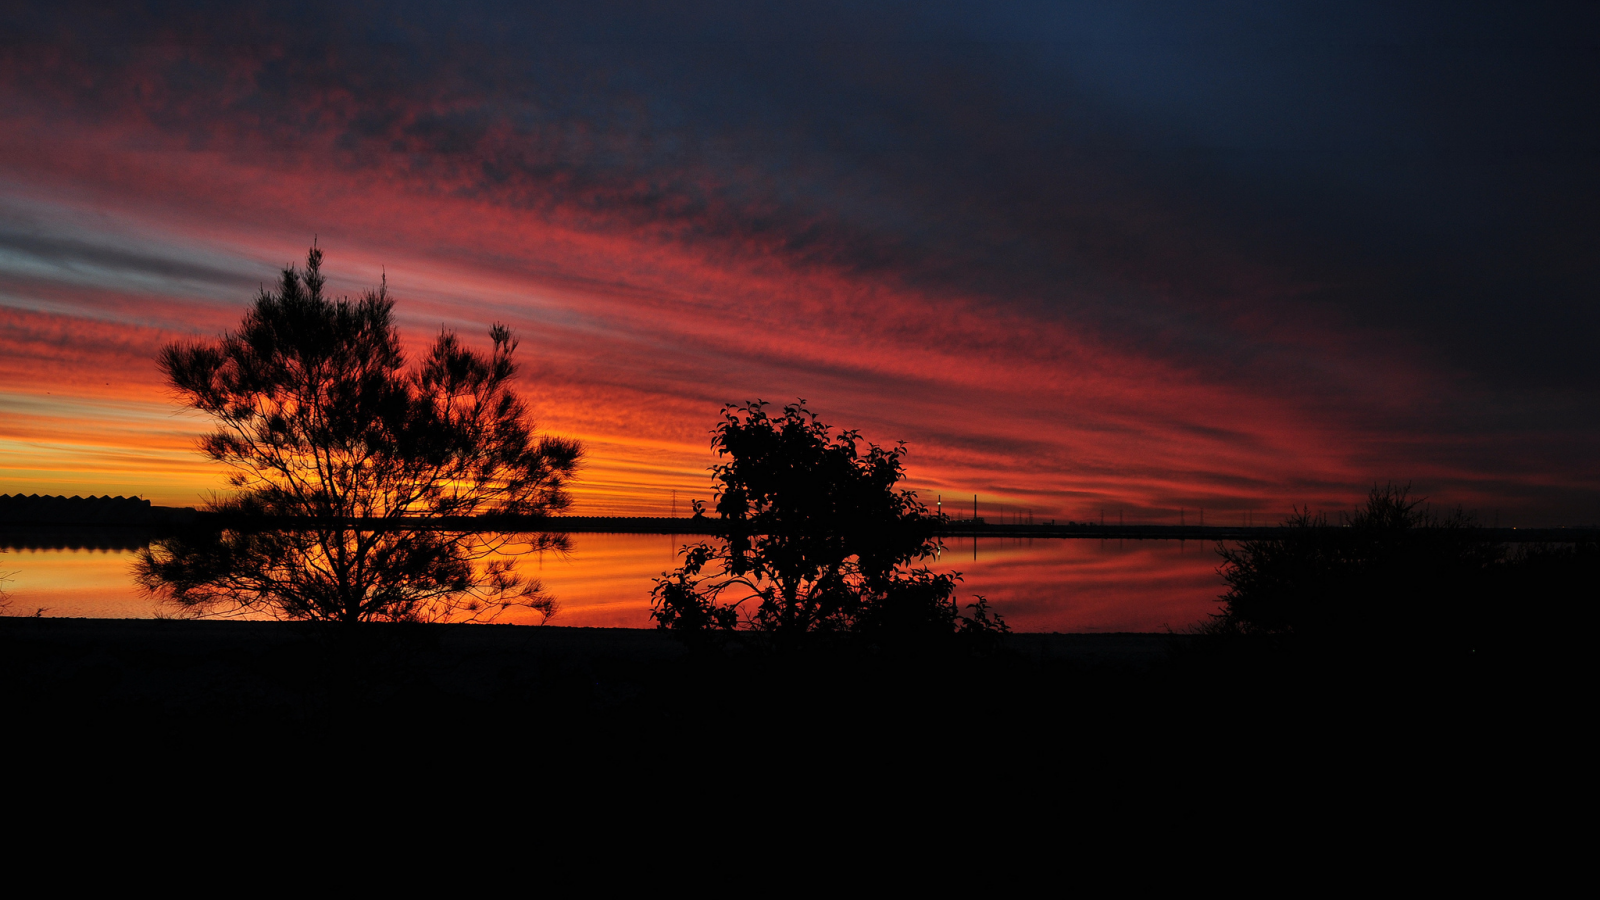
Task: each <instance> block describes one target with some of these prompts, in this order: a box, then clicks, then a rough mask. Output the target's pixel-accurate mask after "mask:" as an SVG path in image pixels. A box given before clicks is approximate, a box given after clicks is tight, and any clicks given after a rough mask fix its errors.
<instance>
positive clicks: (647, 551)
mask: <svg viewBox="0 0 1600 900" xmlns="http://www.w3.org/2000/svg"><path fill="white" fill-rule="evenodd" d="M683 543H684V539H683V538H682V537H678V536H673V535H664V534H647V535H636V534H576V535H572V545H573V546H572V551H571V553H569V554H565V555H558V554H553V553H546V554H544V555H543V556H536V555H530V556H525V557H522V558H521V560H520V564H519V566H518V569H519V571H520V572H521V573H522V574H524V575H527V576H530V577H533V578H538V579H539V580H540V581H541V582H543V584H544V587H545V590H546V591H547V592H548V593H549V594H551V595H552V596H554V597H555V599H556V601H557V603H559V604H560V608H559V610H558V612H557V613H556V615H555V617H554V618H553V619H551V620H550V624H552V625H563V626H587V627H605V628H650V627H653V625H654V623H653V622H652V621H651V620H650V597H649V594H650V588H651V579H652V578H653V577H655V576H658V575H661V574H662V573H663V572H665V571H667V570H669V569H671V568H673V567H675V566H676V565H677V559H676V549H677V548H678V547H680V546H682V544H683ZM133 560H134V554H133V552H132V551H129V550H121V551H117V550H113V551H104V550H12V551H11V552H9V553H7V554H5V555H3V556H0V573H3V572H14V573H15V575H14V576H13V578H12V580H11V581H10V582H9V583H8V585H7V590H8V591H9V592H10V593H11V597H12V601H11V612H12V614H14V615H31V614H33V612H34V611H35V610H36V609H39V608H43V609H44V615H46V616H64V617H77V616H82V617H93V618H150V617H152V616H154V615H156V614H157V613H158V612H160V611H161V608H160V607H159V606H158V605H157V604H156V603H155V602H154V601H152V600H150V599H148V598H146V597H143V596H141V595H140V594H139V593H138V591H137V589H136V588H135V587H134V584H133V581H132V579H131V577H130V569H131V567H132V565H133ZM928 562H929V564H930V567H931V568H933V569H934V570H935V571H940V572H960V573H962V576H963V580H962V581H961V582H960V583H959V585H958V599H959V602H960V604H961V605H962V606H965V605H966V604H968V603H971V602H973V601H974V599H975V597H976V596H977V595H980V594H981V595H983V596H984V597H986V598H988V599H989V601H990V602H991V603H992V604H993V606H994V608H995V609H996V610H997V611H998V612H1000V613H1001V614H1002V615H1003V616H1005V617H1006V622H1007V624H1008V625H1010V626H1011V627H1012V628H1013V629H1014V630H1017V631H1061V632H1084V631H1162V630H1164V629H1166V628H1167V627H1168V626H1170V627H1171V628H1173V629H1181V628H1183V627H1185V626H1188V625H1193V624H1196V623H1198V622H1200V621H1201V620H1203V619H1204V617H1205V616H1206V615H1208V614H1210V613H1212V612H1215V610H1216V602H1215V601H1216V597H1217V595H1218V594H1219V593H1220V592H1221V580H1220V579H1219V578H1218V576H1217V574H1216V571H1215V570H1216V565H1217V558H1216V555H1215V553H1214V552H1212V550H1211V549H1210V547H1209V546H1202V545H1200V544H1197V543H1195V542H1190V543H1188V544H1186V545H1180V544H1178V543H1176V542H1172V541H1143V542H1140V541H1129V542H1126V543H1125V544H1124V545H1122V546H1120V547H1119V546H1116V545H1115V543H1114V542H1105V543H1102V542H1099V541H1077V540H1034V541H1022V540H1012V539H1004V538H985V539H982V540H980V541H978V547H977V559H976V560H974V559H973V558H972V545H971V541H970V540H968V541H961V540H952V541H951V542H950V543H949V544H948V545H947V546H946V549H945V552H944V554H943V556H942V557H941V558H940V559H939V560H930V561H928ZM169 612H170V611H169ZM252 618H266V616H264V615H258V616H253V617H252ZM496 621H500V622H505V623H512V624H529V625H537V624H539V623H540V621H541V617H540V615H539V614H538V613H536V612H533V611H531V610H512V611H510V612H509V613H507V614H505V615H503V616H501V617H500V618H499V619H497V620H496Z"/></svg>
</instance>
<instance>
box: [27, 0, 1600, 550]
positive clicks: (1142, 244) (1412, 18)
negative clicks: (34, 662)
mask: <svg viewBox="0 0 1600 900" xmlns="http://www.w3.org/2000/svg"><path fill="white" fill-rule="evenodd" d="M100 6H101V4H92V5H87V6H82V7H80V6H78V5H76V4H72V3H52V4H42V3H21V2H19V3H9V2H8V3H4V4H3V5H0V493H12V492H17V491H21V492H24V493H35V492H37V493H64V494H69V495H70V494H91V493H92V494H126V495H133V494H137V495H140V496H144V497H148V498H150V499H152V500H153V501H154V502H156V503H161V504H173V505H195V504H197V503H199V502H201V501H202V500H203V499H204V498H205V496H207V494H208V493H209V492H211V491H215V490H221V489H222V488H223V481H222V477H221V474H222V473H221V472H219V471H217V470H216V469H215V467H214V466H213V465H212V464H210V463H207V462H206V461H205V460H203V459H202V458H201V457H200V456H199V455H198V454H197V453H195V452H194V450H193V445H194V439H195V436H196V435H197V434H198V433H199V432H200V431H201V430H202V429H203V428H204V427H205V422H204V420H203V419H200V418H198V417H196V416H195V415H193V414H185V413H182V412H180V411H179V408H178V405H177V403H176V402H175V399H174V398H173V396H172V395H171V394H170V393H168V392H167V390H166V389H165V388H164V387H163V384H162V381H161V377H160V374H159V372H158V371H157V368H156V364H155V356H156V353H157V352H158V350H159V349H160V348H161V346H163V345H164V344H165V343H167V342H170V341H172V340H175V339H178V338H185V337H198V336H216V335H219V334H221V333H222V332H223V331H225V330H227V329H229V328H232V327H234V326H235V325H236V324H237V323H238V321H239V318H240V315H241V314H242V313H243V311H244V310H245V308H246V307H247V305H248V304H249V303H250V301H251V299H252V297H253V295H254V293H255V292H256V291H257V289H258V288H259V286H260V285H262V284H264V283H265V284H270V283H271V282H272V281H273V280H274V279H275V278H276V277H277V276H276V273H277V271H278V270H279V269H280V268H281V267H283V266H285V265H288V264H295V263H303V262H304V259H305V253H306V248H307V247H308V246H309V245H310V243H311V241H312V240H313V236H315V239H316V240H317V242H318V244H319V245H320V246H321V248H322V249H323V250H324V252H325V253H326V261H325V264H324V265H325V273H326V274H328V275H329V277H330V281H331V282H332V284H333V286H334V287H335V288H336V289H337V291H338V292H340V293H349V294H355V293H357V292H359V291H360V290H362V289H364V288H366V287H370V286H373V285H375V284H376V283H377V282H378V280H379V278H380V276H382V275H385V274H386V276H387V279H388V285H389V288H390V291H391V293H392V294H393V296H394V297H395V298H396V299H397V307H396V312H397V314H398V316H399V318H400V320H401V322H402V326H403V328H404V332H405V335H406V338H407V340H408V346H409V347H411V348H412V349H413V351H416V350H420V349H421V348H422V347H423V346H424V345H425V343H426V342H427V341H429V340H430V339H431V337H432V335H434V334H435V333H437V331H438V330H439V328H440V327H441V326H443V327H447V328H451V329H455V330H457V331H458V332H460V333H462V334H463V335H464V336H465V337H467V338H468V340H469V341H470V342H474V343H476V344H477V346H479V347H484V348H486V347H487V346H488V337H487V331H488V329H489V327H490V325H491V324H493V323H495V322H505V323H507V324H509V325H511V326H512V328H513V329H514V331H515V332H516V334H517V336H518V337H519V338H520V339H521V348H520V350H519V351H518V357H519V359H520V360H521V362H522V365H523V370H522V376H521V378H522V391H523V393H524V396H525V397H526V398H527V399H528V400H529V401H530V403H531V405H532V407H533V409H534V410H535V412H536V417H537V421H538V423H539V425H540V427H541V428H543V429H545V430H547V431H551V432H555V433H559V434H563V435H568V436H573V437H578V438H580V439H582V440H583V441H584V442H585V443H586V445H587V448H588V459H587V466H586V468H585V470H584V472H583V474H582V476H581V479H580V482H579V483H578V485H577V486H576V488H575V498H576V503H575V506H574V508H573V510H572V512H574V513H580V514H657V515H659V514H665V513H666V512H667V511H668V510H669V508H670V503H671V496H672V492H673V491H674V490H675V491H676V492H677V496H678V497H679V498H680V500H679V504H680V505H679V512H680V513H683V512H685V511H686V501H687V498H689V497H702V498H709V496H710V478H709V475H708V473H707V471H706V468H707V466H708V465H710V463H711V460H712V457H711V453H710V450H709V447H708V441H709V432H710V429H711V427H712V425H713V424H714V423H715V421H716V416H717V412H718V410H719V409H720V407H721V406H722V405H723V404H724V403H726V402H730V401H742V400H745V399H752V398H762V399H766V400H770V401H773V402H774V403H777V404H782V403H783V402H786V401H790V400H793V399H795V398H797V397H803V398H805V399H806V400H807V401H809V403H810V405H811V407H812V408H813V409H814V410H816V411H817V412H818V414H819V415H820V416H821V417H822V419H823V421H825V422H829V423H832V424H835V425H841V426H847V427H852V428H856V429H858V430H859V431H860V432H861V433H862V435H863V437H865V438H866V439H868V440H872V441H876V442H878V443H883V444H892V443H894V442H895V441H900V440H903V441H905V442H906V443H907V445H908V447H909V455H908V456H907V458H906V466H907V469H908V471H909V473H910V477H911V486H913V487H915V488H917V489H919V490H920V491H922V492H923V494H922V496H923V497H924V499H925V500H927V501H928V502H929V503H932V502H933V500H934V498H935V496H936V495H941V494H942V495H943V496H944V498H945V499H946V501H947V503H951V502H953V503H956V504H958V505H961V506H963V507H965V506H967V505H970V503H971V498H972V495H973V494H977V495H979V499H980V506H981V512H982V513H983V514H984V515H985V516H988V517H991V518H992V517H998V516H1002V515H1008V514H1013V513H1016V512H1019V511H1026V510H1032V512H1033V515H1034V517H1035V519H1036V520H1042V519H1050V518H1055V519H1079V520H1082V519H1092V518H1098V517H1099V516H1100V514H1101V511H1102V510H1104V511H1105V514H1106V515H1107V516H1108V517H1113V518H1114V517H1115V516H1116V515H1117V514H1118V513H1119V511H1120V512H1121V513H1122V514H1123V515H1124V516H1126V518H1127V520H1128V521H1130V522H1131V521H1153V522H1168V521H1171V522H1175V521H1176V520H1177V516H1178V511H1179V510H1180V509H1184V510H1186V511H1187V513H1186V514H1187V515H1188V516H1190V517H1191V518H1190V519H1189V521H1190V522H1193V521H1194V519H1193V518H1192V517H1193V516H1194V515H1196V511H1197V510H1199V509H1202V508H1203V509H1205V510H1206V513H1205V515H1206V521H1207V524H1225V523H1231V522H1238V521H1240V517H1241V516H1242V515H1244V514H1245V512H1246V511H1251V512H1252V513H1253V514H1254V515H1255V516H1256V517H1257V521H1263V520H1275V519H1277V518H1280V517H1281V516H1282V515H1283V514H1284V513H1286V512H1287V511H1288V509H1289V507H1290V505H1291V504H1309V505H1311V506H1312V507H1315V508H1322V509H1330V510H1331V509H1341V508H1347V507H1348V506H1350V505H1351V504H1353V503H1354V502H1355V501H1356V499H1357V498H1358V497H1359V496H1360V495H1362V494H1364V493H1365V491H1366V488H1367V487H1368V486H1369V485H1371V484H1372V483H1373V482H1375V481H1377V482H1384V481H1396V482H1411V483H1412V484H1413V485H1414V488H1415V489H1416V491H1417V492H1419V493H1421V494H1424V495H1426V496H1428V497H1430V498H1432V500H1433V501H1434V502H1435V503H1436V504H1439V505H1444V506H1448V507H1454V506H1456V505H1461V506H1463V507H1465V508H1467V509H1469V510H1477V511H1479V513H1480V514H1481V515H1482V516H1483V517H1484V519H1485V520H1492V519H1494V518H1495V517H1498V519H1499V521H1500V522H1501V523H1502V524H1522V523H1525V524H1530V525H1531V524H1545V525H1561V524H1580V523H1596V522H1600V464H1597V460H1600V353H1597V352H1596V344H1597V338H1600V302H1597V301H1600V296H1597V286H1600V278H1597V275H1600V265H1597V263H1600V6H1597V5H1596V4H1593V3H1574V4H1565V5H1563V4H1538V3H1518V4H1503V3H1502V4H1482V5H1477V4H1471V3H1466V2H1449V3H1436V4H1433V3H1362V2H1350V0H1345V2H1336V3H1326V4H1315V3H1308V4H1283V3H1218V4H1195V3H1138V2H1122V3H1095V4H1080V3H1068V2H1058V0H1052V2H1039V3H1028V2H1008V3H983V2H972V3H960V2H953V3H943V2H918V3H860V2H854V3H837V4H833V3H813V2H787V3H782V4H777V3H774V4H763V5H760V6H766V7H767V8H768V11H767V12H756V11H752V6H753V5H752V4H750V3H748V2H728V3H694V2H676V3H613V2H603V0H597V2H589V3H584V4H562V5H561V7H562V8H564V9H565V10H566V11H564V12H543V13H540V12H530V11H529V9H528V8H527V7H528V6H529V4H523V3H507V4H503V5H497V4H441V3H415V4H407V3H382V4H379V3H370V4H368V3H319V4H306V5H303V6H296V5H294V4H288V3H275V4H271V5H267V6H262V7H260V8H254V7H252V6H251V5H250V4H243V3H241V4H230V5H221V4H210V3H163V2H150V3H144V4H124V5H122V6H123V7H124V8H123V9H121V10H120V11H109V12H108V11H106V10H105V9H102V8H100Z"/></svg>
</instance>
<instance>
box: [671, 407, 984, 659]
mask: <svg viewBox="0 0 1600 900" xmlns="http://www.w3.org/2000/svg"><path fill="white" fill-rule="evenodd" d="M804 403H805V401H803V400H802V401H800V402H799V403H795V404H790V405H788V406H785V407H784V408H783V412H782V414H781V415H778V416H770V415H768V413H767V411H766V406H767V404H766V403H764V402H762V401H759V400H758V401H754V402H748V403H745V404H744V405H742V406H732V405H730V406H726V407H723V410H722V421H721V422H720V423H719V424H718V425H717V427H716V428H715V429H714V431H713V437H712V442H711V445H712V447H713V448H714V449H715V450H716V451H717V453H718V455H719V456H720V457H721V458H722V459H723V460H724V461H723V462H720V463H718V464H717V465H715V466H713V467H712V472H713V474H714V475H715V477H716V480H717V483H718V486H717V497H716V511H717V513H718V514H719V515H720V516H721V523H722V528H723V535H724V538H725V542H724V543H721V544H712V543H706V542H702V543H700V544H696V545H693V546H690V547H687V548H685V551H684V562H683V565H681V566H680V567H679V568H678V569H677V570H676V571H674V572H670V573H666V574H664V575H663V576H662V577H661V578H658V579H656V585H655V589H654V591H653V592H652V607H653V608H652V612H651V617H652V618H654V619H655V620H656V623H657V625H658V626H659V627H661V628H664V629H672V630H678V631H705V630H712V629H733V628H735V627H740V626H743V627H746V628H750V629H755V630H759V631H766V632H774V633H778V634H798V633H806V632H855V633H876V634H900V635H905V634H949V633H952V632H954V631H956V630H957V629H958V628H959V629H962V630H966V631H1003V630H1005V624H1004V621H1003V620H1002V619H1001V618H1000V617H999V616H998V615H995V614H993V613H992V611H990V610H989V609H988V605H987V602H986V601H983V600H981V599H980V601H979V602H978V604H976V605H975V609H976V610H977V612H976V614H975V615H974V616H973V617H972V618H962V617H961V616H960V615H959V614H958V612H957V609H956V604H955V600H954V595H955V582H956V579H957V578H959V575H941V574H935V573H933V572H931V571H930V570H929V569H928V568H927V567H926V566H921V567H913V566H912V564H913V563H914V562H915V561H917V560H921V559H925V558H927V557H929V556H931V555H933V553H934V552H935V551H936V550H937V548H938V542H937V540H936V539H935V538H934V537H933V526H934V524H935V521H936V520H935V518H934V517H932V516H930V515H929V514H928V511H927V508H926V507H925V506H923V505H922V503H921V502H919V501H918V500H917V499H916V497H915V495H914V494H913V493H912V492H911V491H908V490H903V489H900V488H898V485H899V484H900V482H901V481H903V480H904V478H905V472H904V469H903V468H902V465H901V458H902V457H903V456H904V454H905V447H904V445H899V446H896V447H895V448H893V449H884V448H882V447H879V446H878V445H876V444H872V443H865V446H864V447H863V443H864V442H863V441H862V440H861V437H860V435H859V434H857V433H856V432H854V431H844V432H840V433H838V434H834V433H833V432H832V430H831V429H830V428H829V427H828V426H826V425H824V424H822V423H821V422H819V421H817V418H816V416H815V415H814V414H812V413H811V411H810V410H808V409H806V407H805V405H804ZM695 510H696V514H697V515H699V514H701V513H702V511H703V504H702V503H701V502H700V501H695Z"/></svg>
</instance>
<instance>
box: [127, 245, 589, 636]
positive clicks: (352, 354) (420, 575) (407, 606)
mask: <svg viewBox="0 0 1600 900" xmlns="http://www.w3.org/2000/svg"><path fill="white" fill-rule="evenodd" d="M321 266H322V251H321V250H319V249H317V248H316V247H312V248H311V251H310V254H309V256H308V257H307V260H306V267H305V269H304V270H303V271H299V270H296V269H294V268H293V267H290V268H287V269H285V270H284V271H283V276H282V279H281V281H280V283H279V285H278V289H277V290H276V291H268V290H263V291H262V292H261V293H260V295H259V296H257V298H256V300H255V304H254V306H253V307H252V308H251V309H250V310H249V312H247V313H246V314H245V317H244V320H243V322H242V323H241V325H240V327H239V329H238V330H237V331H235V332H231V333H229V334H226V335H224V336H223V337H222V338H221V339H220V340H219V341H215V342H185V343H175V344H172V345H170V346H168V347H167V348H165V349H164V350H163V351H162V353H161V357H160V364H161V368H162V371H163V372H164V373H165V374H166V376H167V378H168V381H169V382H170V384H171V385H172V387H173V388H174V389H176V391H177V392H178V393H179V394H180V395H181V396H182V398H183V400H184V402H185V403H186V405H188V406H189V407H191V408H193V409H197V410H200V411H201V412H204V413H207V414H208V415H210V416H211V417H212V418H213V419H214V420H215V423H216V430H214V431H213V432H211V433H210V434H208V435H206V436H205V437H204V438H203V439H202V440H201V442H200V449H201V451H202V452H203V453H204V454H205V455H206V456H208V457H210V458H211V459H213V460H216V461H217V462H220V463H222V464H223V465H225V466H227V467H228V468H229V469H230V470H231V472H230V475H229V481H230V483H231V484H232V485H233V486H234V487H236V488H238V489H239V492H238V494H237V495H235V496H232V497H229V498H227V499H220V500H216V501H214V502H212V503H211V504H210V505H209V509H210V511H211V512H214V513H220V514H222V515H223V517H224V519H223V520H224V521H225V522H227V523H228V525H229V527H227V528H225V529H222V530H217V531H194V532H191V533H188V534H184V535H182V536H179V537H173V538H169V539H166V540H162V541H157V542H156V543H154V544H152V545H151V546H150V547H149V549H147V550H145V551H143V552H142V553H141V554H140V558H139V561H138V563H137V578H138V581H139V583H140V584H141V585H142V586H143V587H144V588H145V589H146V590H147V591H149V592H150V593H152V594H154V595H156V596H158V597H161V598H163V599H165V600H168V601H170V602H172V603H174V604H176V605H178V606H180V607H183V608H186V609H189V610H193V611H195V612H198V613H206V614H215V613H225V612H230V611H234V612H237V611H246V610H264V611H268V612H271V613H273V614H275V615H278V616H282V617H286V618H295V619H321V620H333V621H339V622H358V621H371V620H382V621H414V620H426V621H433V620H439V619H445V618H449V617H451V616H453V615H455V614H457V613H465V614H469V615H472V616H476V615H483V614H488V615H492V614H494V613H496V612H498V611H500V610H503V609H506V608H508V607H510V606H512V605H521V606H528V607H532V608H536V609H540V610H541V611H542V612H544V613H545V614H546V615H548V614H549V613H550V612H551V611H552V609H553V607H552V604H551V602H550V600H549V598H548V597H546V596H544V595H543V594H542V593H541V592H540V586H539V584H538V583H537V582H532V581H526V580H524V579H522V578H521V577H519V576H518V575H516V574H515V573H514V572H513V571H512V568H511V564H510V562H509V561H507V560H506V559H504V558H496V555H495V554H496V551H497V550H498V549H500V547H501V546H502V545H503V543H504V542H505V541H506V540H507V539H508V537H509V536H507V535H505V534H485V533H479V532H449V531H444V530H441V529H437V528H433V527H429V520H436V519H438V518H439V517H444V516H472V515H536V514H542V513H546V512H549V511H552V510H559V509H562V508H564V507H566V506H567V504H568V502H569V501H568V498H567V495H566V493H565V492H564V490H563V488H564V486H565V484H566V482H567V480H568V479H569V478H570V477H571V476H572V474H573V473H574V472H575V470H576V468H577V466H578V462H579V459H580V456H581V448H580V447H579V445H578V444H577V443H576V442H575V441H571V440H566V439H561V438H555V437H540V436H538V435H536V434H535V433H534V430H533V428H532V426H531V425H530V424H529V422H528V415H527V410H526V407H525V406H524V404H523V403H522V401H521V400H520V399H518V397H517V395H516V393H515V391H514V390H513V389H512V376H513V374H514V373H515V371H516V367H515V366H514V365H513V363H512V361H511V356H512V352H513V351H514V350H515V349H516V341H514V340H513V339H512V337H511V334H510V332H509V331H508V330H507V329H506V328H505V327H504V326H502V325H496V326H494V327H493V328H492V329H491V330H490V332H489V334H490V339H491V341H492V342H493V349H492V350H491V351H490V352H489V354H487V355H484V354H481V353H476V352H473V351H472V350H469V349H467V348H466V347H464V346H462V345H461V343H460V341H459V340H458V339H457V338H456V336H455V335H454V334H452V333H451V332H449V331H441V332H440V334H439V336H438V338H437V339H435V341H434V342H433V346H432V347H431V348H429V350H428V352H427V354H426V355H425V356H424V357H423V358H422V359H421V361H420V363H419V364H417V365H415V366H413V367H411V368H410V369H409V370H408V369H407V368H406V360H405V356H404V354H403V352H402V350H401V345H400V335H399V332H398V330H397V329H396V327H395V325H394V322H393V307H394V302H393V301H392V300H391V299H390V298H389V296H388V289H387V285H386V284H384V285H381V286H380V287H379V288H378V289H377V290H374V291H368V292H366V293H365V294H363V295H362V297H361V298H360V299H359V300H357V301H354V302H352V301H350V300H349V299H338V300H332V299H328V298H326V297H325V296H324V279H323V276H322V272H321ZM530 540H532V541H533V542H534V543H535V544H538V545H542V546H548V545H549V544H550V543H551V542H552V541H554V540H558V539H555V538H550V537H547V536H539V537H533V538H530Z"/></svg>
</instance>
